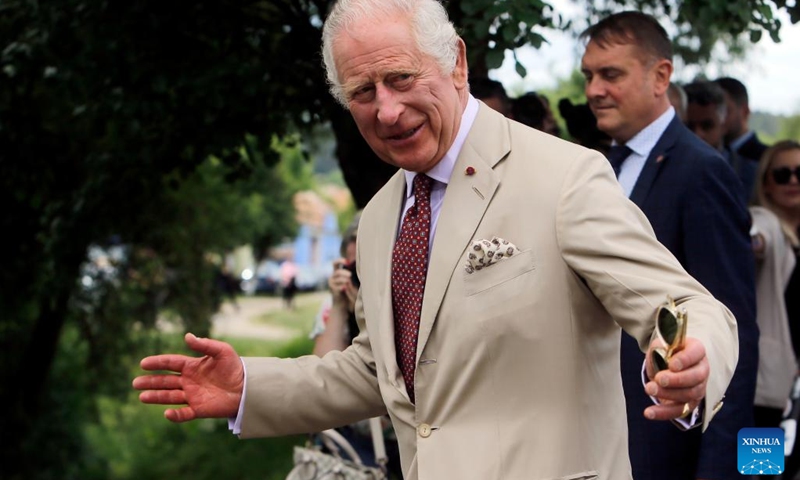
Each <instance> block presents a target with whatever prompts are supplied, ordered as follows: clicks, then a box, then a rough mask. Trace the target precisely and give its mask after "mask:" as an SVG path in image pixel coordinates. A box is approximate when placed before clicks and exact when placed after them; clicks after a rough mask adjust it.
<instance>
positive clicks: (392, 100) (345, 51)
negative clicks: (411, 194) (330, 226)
mask: <svg viewBox="0 0 800 480" xmlns="http://www.w3.org/2000/svg"><path fill="white" fill-rule="evenodd" d="M352 27H353V28H351V29H349V30H347V31H345V32H344V33H342V34H341V36H340V37H338V38H337V39H336V40H335V42H334V49H333V50H334V56H335V58H336V69H337V70H338V73H339V78H340V79H341V81H342V85H343V87H344V91H345V95H346V97H347V102H348V107H349V109H350V113H351V114H352V115H353V118H354V119H355V122H356V125H358V129H359V131H360V132H361V135H363V136H364V139H366V141H367V143H368V144H369V145H370V147H372V149H373V150H374V151H375V153H376V154H377V155H378V157H380V158H381V159H382V160H383V161H385V162H387V163H389V164H391V165H394V166H397V167H400V168H403V169H406V170H409V171H413V172H427V171H428V170H430V169H431V168H433V166H434V165H436V164H437V163H438V162H439V160H441V159H442V157H443V156H444V155H445V153H447V151H448V150H449V149H450V146H451V145H452V144H453V141H454V140H455V137H456V135H457V134H458V128H459V126H460V124H461V114H462V113H463V111H464V108H465V107H466V102H467V98H468V86H467V61H466V51H465V48H464V43H463V41H460V40H459V42H460V50H459V56H458V61H457V63H456V67H455V70H454V71H453V72H452V73H449V74H443V73H442V71H441V69H440V68H439V65H438V64H437V63H436V62H435V61H434V60H433V59H432V58H430V57H429V56H428V55H425V54H423V53H422V52H420V51H419V49H418V48H417V45H416V43H415V41H414V38H413V36H412V33H411V28H410V26H409V22H408V20H407V19H405V18H402V17H397V18H394V19H392V18H388V19H386V20H382V21H380V22H374V21H362V22H361V23H356V24H354V25H352Z"/></svg>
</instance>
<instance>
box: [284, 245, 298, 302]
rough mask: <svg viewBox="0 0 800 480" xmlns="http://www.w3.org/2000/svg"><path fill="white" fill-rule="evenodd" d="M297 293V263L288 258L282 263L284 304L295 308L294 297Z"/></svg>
mask: <svg viewBox="0 0 800 480" xmlns="http://www.w3.org/2000/svg"><path fill="white" fill-rule="evenodd" d="M296 294H297V265H295V264H294V262H293V261H292V260H291V259H290V258H287V259H286V260H284V261H283V263H281V297H283V306H284V307H286V308H287V309H289V310H291V309H293V308H294V297H295V295H296Z"/></svg>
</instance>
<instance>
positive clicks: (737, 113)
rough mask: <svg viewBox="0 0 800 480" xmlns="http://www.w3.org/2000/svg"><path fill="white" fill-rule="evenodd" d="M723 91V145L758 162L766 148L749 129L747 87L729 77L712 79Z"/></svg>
mask: <svg viewBox="0 0 800 480" xmlns="http://www.w3.org/2000/svg"><path fill="white" fill-rule="evenodd" d="M714 83H716V84H717V85H719V86H720V88H722V90H723V91H724V92H725V102H726V105H727V111H726V114H725V145H728V146H729V147H730V149H731V150H733V151H734V152H736V153H738V154H739V155H741V156H742V157H744V158H746V159H748V160H752V161H754V162H758V161H759V159H760V158H761V156H762V155H764V152H765V151H766V150H767V145H765V144H764V143H763V142H762V141H761V140H759V138H758V136H757V135H756V133H755V132H754V131H752V130H750V99H749V96H748V94H747V87H745V86H744V84H743V83H742V82H740V81H739V80H736V79H735V78H731V77H722V78H718V79H716V80H714Z"/></svg>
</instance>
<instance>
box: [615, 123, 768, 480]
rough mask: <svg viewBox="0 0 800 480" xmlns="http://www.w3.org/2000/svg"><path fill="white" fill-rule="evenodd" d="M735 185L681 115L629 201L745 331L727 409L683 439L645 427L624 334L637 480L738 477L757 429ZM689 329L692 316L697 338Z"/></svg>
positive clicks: (749, 286) (635, 363) (747, 283)
mask: <svg viewBox="0 0 800 480" xmlns="http://www.w3.org/2000/svg"><path fill="white" fill-rule="evenodd" d="M738 183H739V179H738V178H737V177H736V174H735V173H734V172H733V169H732V168H731V167H730V166H729V165H728V164H727V163H726V162H725V160H723V159H722V157H721V156H720V154H719V153H718V152H717V151H716V150H714V149H712V148H711V147H710V146H708V145H707V144H705V143H704V142H703V141H702V140H700V139H699V138H698V137H697V136H695V135H694V134H693V133H691V131H689V130H688V129H687V128H686V127H685V126H684V125H683V124H682V123H681V122H680V120H679V119H678V117H677V116H676V117H675V118H674V119H673V121H672V122H671V123H670V125H669V127H668V128H667V130H666V131H665V132H664V134H663V135H662V136H661V138H660V139H659V141H658V143H657V144H656V146H655V148H654V149H653V151H652V152H651V153H650V157H649V158H648V159H647V162H646V164H645V166H644V168H643V169H642V173H641V175H640V176H639V179H638V180H637V182H636V185H635V186H634V188H633V191H632V192H631V200H632V201H633V202H634V203H636V204H637V205H638V206H639V207H640V208H641V209H642V211H643V212H644V213H645V215H647V218H648V219H649V220H650V223H651V224H652V226H653V229H654V230H655V233H656V237H657V238H658V240H659V241H661V243H663V244H664V245H665V246H666V247H667V248H668V249H669V250H670V251H671V252H672V253H673V254H674V255H675V257H677V259H678V261H680V262H681V264H682V265H683V266H684V268H686V270H687V271H688V272H689V273H690V274H691V275H692V276H693V277H695V278H696V279H697V280H699V281H700V283H702V284H703V286H705V287H706V288H707V289H708V290H710V291H711V293H712V294H713V295H714V296H715V297H716V298H717V299H718V300H720V301H721V302H722V303H724V304H725V305H726V306H727V307H728V308H729V309H730V310H731V311H732V312H733V314H734V315H735V316H736V320H737V323H738V326H739V363H738V366H737V368H736V372H735V374H734V377H733V380H732V381H731V384H730V386H729V388H728V390H727V393H726V397H725V404H724V406H723V407H722V410H720V412H719V413H718V414H717V416H716V417H715V418H714V421H712V422H711V423H710V424H709V427H708V429H707V430H706V432H705V433H704V434H702V435H701V431H700V429H699V428H695V429H693V430H690V431H688V432H683V431H680V430H679V429H678V428H676V427H675V426H674V425H672V424H671V423H669V422H653V421H650V420H646V419H645V418H644V415H643V413H642V412H643V411H644V409H645V408H646V407H647V406H648V405H651V404H652V402H651V400H650V399H649V397H647V396H646V394H645V393H644V389H643V388H642V379H641V378H642V377H641V365H642V362H643V360H644V354H643V353H642V352H641V351H640V350H639V348H638V346H637V344H636V342H635V341H634V340H633V338H631V337H630V336H628V335H627V334H624V333H623V339H622V353H621V357H622V377H623V385H624V388H625V398H626V400H627V409H628V424H629V439H628V441H629V450H630V454H631V465H632V467H633V478H634V479H635V480H655V479H659V480H661V479H663V480H680V479H695V478H706V479H712V480H716V479H729V478H730V479H738V478H741V476H740V475H739V474H738V473H737V470H736V468H737V466H736V463H737V461H736V456H737V434H738V431H739V429H740V428H743V427H748V426H753V420H752V419H753V416H752V409H753V398H754V395H755V385H756V370H757V366H758V327H757V326H756V322H755V287H754V281H755V280H754V279H755V271H754V258H753V253H752V250H751V246H750V236H749V233H748V232H749V228H750V220H749V216H748V213H747V209H746V205H745V203H744V201H743V200H742V196H741V194H740V192H739V191H738V190H737V185H738ZM667 293H669V292H664V294H665V295H666V294H667ZM691 324H692V319H691V317H690V318H689V332H690V335H691ZM707 408H711V407H710V406H707Z"/></svg>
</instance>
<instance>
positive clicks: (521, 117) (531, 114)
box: [511, 92, 547, 130]
mask: <svg viewBox="0 0 800 480" xmlns="http://www.w3.org/2000/svg"><path fill="white" fill-rule="evenodd" d="M511 112H512V115H513V116H514V120H516V121H518V122H519V123H521V124H523V125H527V126H529V127H531V128H535V129H536V130H544V119H545V118H546V117H547V108H545V106H544V103H543V102H542V97H541V96H540V95H539V94H538V93H536V92H528V93H526V94H525V95H522V96H521V97H517V98H515V99H514V100H512V101H511Z"/></svg>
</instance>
